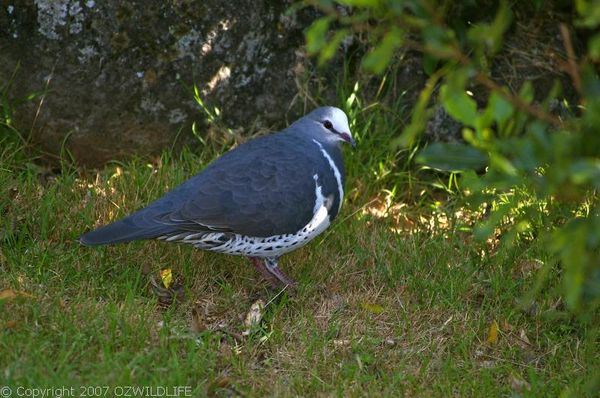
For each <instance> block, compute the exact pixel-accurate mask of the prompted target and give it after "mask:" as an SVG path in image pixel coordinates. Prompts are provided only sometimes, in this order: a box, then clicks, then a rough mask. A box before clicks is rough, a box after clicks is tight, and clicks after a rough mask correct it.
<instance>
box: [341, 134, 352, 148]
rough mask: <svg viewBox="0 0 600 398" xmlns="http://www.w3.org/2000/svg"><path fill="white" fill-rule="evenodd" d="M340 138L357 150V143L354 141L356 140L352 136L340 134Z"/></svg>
mask: <svg viewBox="0 0 600 398" xmlns="http://www.w3.org/2000/svg"><path fill="white" fill-rule="evenodd" d="M340 137H342V138H343V139H344V141H346V142H347V143H348V144H350V145H352V148H356V141H354V138H352V136H351V135H350V134H348V133H340Z"/></svg>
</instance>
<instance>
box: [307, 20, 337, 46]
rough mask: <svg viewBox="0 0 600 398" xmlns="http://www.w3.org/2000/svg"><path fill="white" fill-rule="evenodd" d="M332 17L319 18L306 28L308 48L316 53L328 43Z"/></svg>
mask: <svg viewBox="0 0 600 398" xmlns="http://www.w3.org/2000/svg"><path fill="white" fill-rule="evenodd" d="M331 20H332V19H331V18H330V17H324V18H319V19H317V20H316V21H315V22H313V24H312V25H310V26H309V27H308V29H307V30H306V50H307V51H308V53H309V54H311V55H314V54H316V53H318V52H319V51H321V49H322V48H323V47H324V46H325V44H326V43H327V32H328V31H329V25H330V24H331Z"/></svg>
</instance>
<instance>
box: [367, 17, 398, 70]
mask: <svg viewBox="0 0 600 398" xmlns="http://www.w3.org/2000/svg"><path fill="white" fill-rule="evenodd" d="M403 40H404V32H403V31H402V30H400V29H399V28H396V27H394V28H392V29H391V30H390V31H389V32H387V33H386V34H385V36H383V39H381V41H380V43H379V44H378V45H377V46H376V47H375V48H374V49H373V50H371V51H370V52H369V53H368V54H367V55H366V56H365V58H363V60H362V66H363V68H365V69H366V70H368V71H371V72H373V73H376V74H380V73H382V72H383V71H384V70H385V68H386V67H387V66H388V65H389V63H390V61H391V60H392V57H393V56H394V52H395V51H396V50H397V49H398V47H400V46H401V45H402V41H403Z"/></svg>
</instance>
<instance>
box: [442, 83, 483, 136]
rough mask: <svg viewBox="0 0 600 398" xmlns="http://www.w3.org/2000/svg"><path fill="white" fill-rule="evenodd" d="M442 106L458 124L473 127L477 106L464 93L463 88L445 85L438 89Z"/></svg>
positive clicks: (456, 85)
mask: <svg viewBox="0 0 600 398" xmlns="http://www.w3.org/2000/svg"><path fill="white" fill-rule="evenodd" d="M440 97H441V100H442V105H443V106H444V109H446V112H448V114H449V115H450V116H452V118H454V119H456V120H458V121H459V122H461V123H463V124H465V125H467V126H473V125H474V124H475V121H476V119H477V104H476V103H475V100H473V98H471V97H469V96H468V95H467V93H466V92H465V88H464V86H462V87H461V85H458V84H445V85H443V86H442V88H441V89H440Z"/></svg>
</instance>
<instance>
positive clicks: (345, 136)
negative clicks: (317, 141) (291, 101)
mask: <svg viewBox="0 0 600 398" xmlns="http://www.w3.org/2000/svg"><path fill="white" fill-rule="evenodd" d="M304 118H305V119H309V120H310V121H311V122H313V123H312V124H313V126H314V127H315V128H316V129H317V132H318V135H319V138H321V139H322V140H324V141H326V142H339V141H341V142H346V143H348V144H350V145H352V147H353V148H354V147H356V141H354V138H352V134H351V133H350V126H349V125H348V117H347V116H346V114H345V113H344V111H343V110H341V109H339V108H335V107H333V106H323V107H321V108H317V109H315V110H314V111H312V112H311V113H309V114H308V115H306V116H304Z"/></svg>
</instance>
